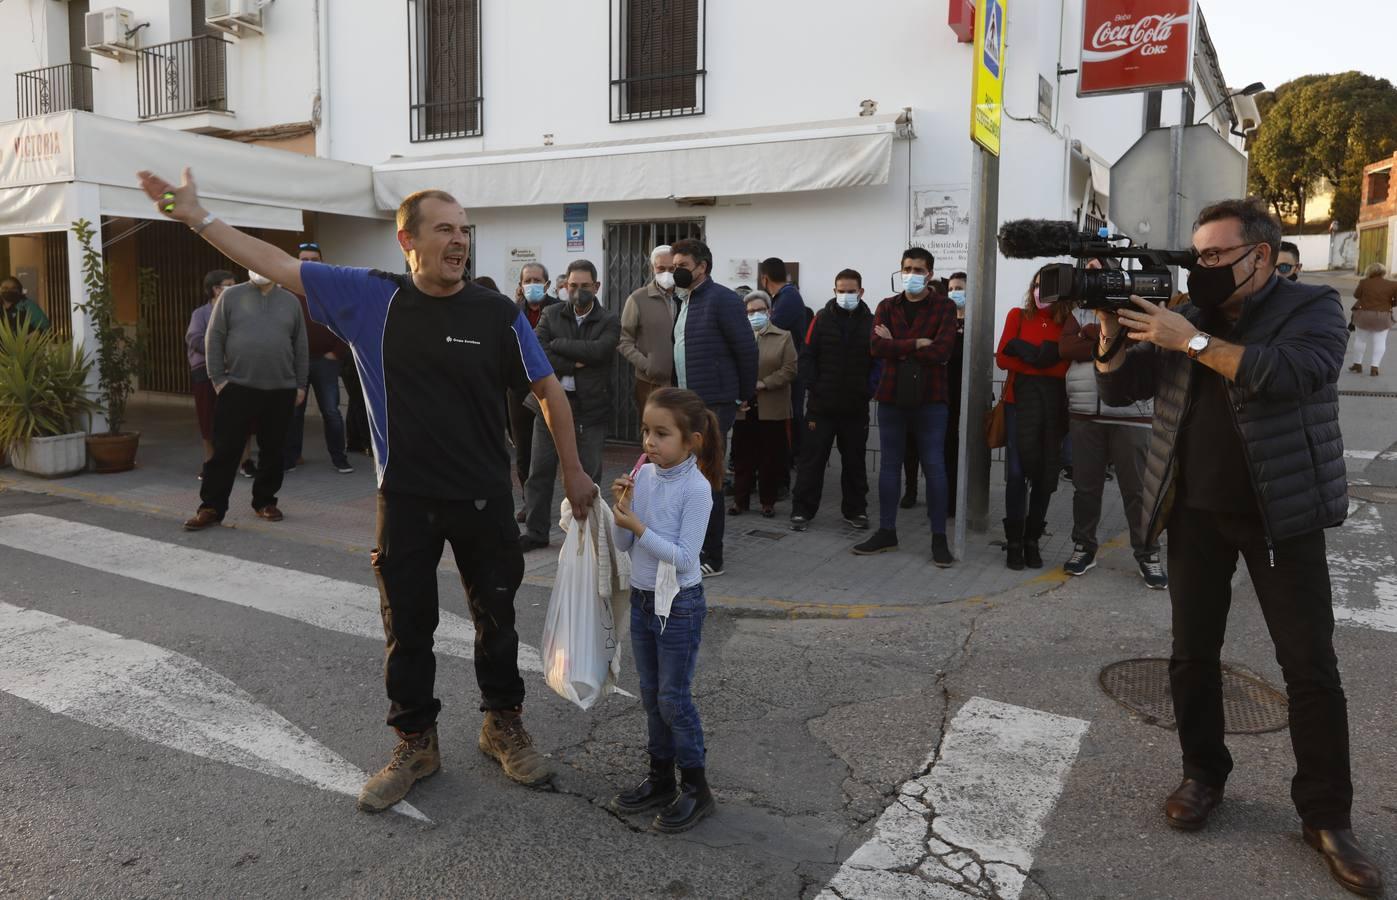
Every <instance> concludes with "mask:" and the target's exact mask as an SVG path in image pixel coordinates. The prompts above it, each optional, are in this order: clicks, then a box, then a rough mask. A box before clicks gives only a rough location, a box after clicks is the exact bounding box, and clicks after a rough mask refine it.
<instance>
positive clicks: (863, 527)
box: [844, 516, 868, 531]
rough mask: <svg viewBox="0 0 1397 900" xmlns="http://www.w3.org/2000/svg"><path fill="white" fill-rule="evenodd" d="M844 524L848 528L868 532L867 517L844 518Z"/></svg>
mask: <svg viewBox="0 0 1397 900" xmlns="http://www.w3.org/2000/svg"><path fill="white" fill-rule="evenodd" d="M844 522H845V524H847V525H848V526H849V527H850V528H857V529H858V530H859V531H867V530H868V516H845V517H844Z"/></svg>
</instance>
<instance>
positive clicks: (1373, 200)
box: [1358, 153, 1397, 222]
mask: <svg viewBox="0 0 1397 900" xmlns="http://www.w3.org/2000/svg"><path fill="white" fill-rule="evenodd" d="M1384 174H1385V175H1386V176H1387V177H1386V178H1385V179H1383V178H1382V175H1384ZM1375 176H1376V177H1375ZM1383 181H1385V182H1386V186H1387V191H1386V194H1385V195H1383V196H1370V194H1371V193H1373V192H1374V190H1375V189H1376V190H1377V192H1378V193H1381V187H1382V182H1383ZM1360 197H1361V199H1362V205H1361V206H1359V208H1358V221H1359V222H1373V221H1378V220H1382V219H1387V218H1390V217H1392V216H1397V153H1394V154H1392V157H1391V158H1390V159H1384V160H1379V161H1378V162H1375V163H1370V164H1369V165H1366V166H1364V167H1363V189H1362V193H1361V194H1360Z"/></svg>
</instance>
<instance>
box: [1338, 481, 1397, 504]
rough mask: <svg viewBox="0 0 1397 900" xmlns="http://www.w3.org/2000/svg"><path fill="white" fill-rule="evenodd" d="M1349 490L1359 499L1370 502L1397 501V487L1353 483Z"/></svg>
mask: <svg viewBox="0 0 1397 900" xmlns="http://www.w3.org/2000/svg"><path fill="white" fill-rule="evenodd" d="M1348 492H1349V493H1350V494H1352V495H1353V496H1354V497H1357V498H1358V499H1359V500H1367V501H1368V502H1369V503H1397V488H1390V487H1379V486H1377V485H1372V484H1351V485H1349V486H1348Z"/></svg>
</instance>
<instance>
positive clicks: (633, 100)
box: [624, 0, 700, 118]
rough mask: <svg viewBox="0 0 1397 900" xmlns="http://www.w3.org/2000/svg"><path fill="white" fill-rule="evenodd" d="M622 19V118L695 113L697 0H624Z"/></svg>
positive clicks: (696, 98) (696, 104) (697, 36)
mask: <svg viewBox="0 0 1397 900" xmlns="http://www.w3.org/2000/svg"><path fill="white" fill-rule="evenodd" d="M625 18H626V21H625V24H624V27H625V29H626V34H625V42H626V44H625V46H626V53H625V64H626V72H625V79H626V114H627V117H628V118H650V117H651V116H650V115H647V114H660V115H662V114H664V113H673V112H679V111H690V110H694V109H696V108H697V106H698V72H699V69H700V66H699V33H698V32H699V0H629V2H628V3H627V4H626V17H625Z"/></svg>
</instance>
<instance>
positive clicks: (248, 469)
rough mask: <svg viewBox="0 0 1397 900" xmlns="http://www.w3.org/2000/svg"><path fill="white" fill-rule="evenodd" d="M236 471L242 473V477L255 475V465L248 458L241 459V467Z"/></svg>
mask: <svg viewBox="0 0 1397 900" xmlns="http://www.w3.org/2000/svg"><path fill="white" fill-rule="evenodd" d="M238 471H239V472H241V473H242V476H243V477H244V478H256V477H257V467H256V466H254V465H253V464H252V460H250V459H245V460H243V464H242V466H241V468H239V469H238Z"/></svg>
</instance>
